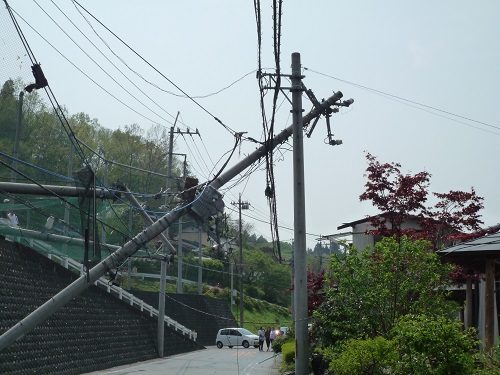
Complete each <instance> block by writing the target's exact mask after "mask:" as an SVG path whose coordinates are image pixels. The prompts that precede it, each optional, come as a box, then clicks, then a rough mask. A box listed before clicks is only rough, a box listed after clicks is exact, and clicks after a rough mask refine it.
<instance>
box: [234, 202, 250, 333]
mask: <svg viewBox="0 0 500 375" xmlns="http://www.w3.org/2000/svg"><path fill="white" fill-rule="evenodd" d="M231 204H232V205H233V206H236V205H238V213H239V229H240V267H239V271H240V327H241V328H244V327H245V319H244V318H245V317H244V314H243V313H244V310H245V303H244V301H243V222H242V221H241V210H248V207H249V206H250V204H249V203H248V202H242V201H241V193H240V197H239V199H238V202H231ZM231 293H232V291H231Z"/></svg>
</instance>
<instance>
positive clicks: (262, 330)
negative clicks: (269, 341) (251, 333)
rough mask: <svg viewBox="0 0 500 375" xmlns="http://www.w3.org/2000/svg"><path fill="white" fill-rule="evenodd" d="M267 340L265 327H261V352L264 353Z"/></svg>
mask: <svg viewBox="0 0 500 375" xmlns="http://www.w3.org/2000/svg"><path fill="white" fill-rule="evenodd" d="M265 340H266V331H264V327H260V329H259V352H263V351H264V341H265Z"/></svg>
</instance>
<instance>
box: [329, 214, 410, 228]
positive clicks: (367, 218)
mask: <svg viewBox="0 0 500 375" xmlns="http://www.w3.org/2000/svg"><path fill="white" fill-rule="evenodd" d="M389 214H390V213H389V212H384V213H381V214H379V215H373V216H366V217H364V218H363V219H359V220H356V221H351V222H350V223H344V224H342V225H341V226H339V227H337V229H338V230H340V229H345V228H349V227H351V228H352V227H355V226H356V225H358V224H362V223H367V222H369V221H370V220H371V219H372V218H375V217H379V216H381V217H385V216H389ZM406 218H407V219H416V218H418V217H417V216H415V215H407V216H406Z"/></svg>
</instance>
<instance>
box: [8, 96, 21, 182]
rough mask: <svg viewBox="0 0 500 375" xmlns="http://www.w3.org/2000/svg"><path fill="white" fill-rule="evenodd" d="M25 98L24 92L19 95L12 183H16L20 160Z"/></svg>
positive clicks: (11, 175)
mask: <svg viewBox="0 0 500 375" xmlns="http://www.w3.org/2000/svg"><path fill="white" fill-rule="evenodd" d="M23 98H24V91H21V92H20V93H19V106H18V109H17V127H16V137H15V139H14V152H13V156H14V160H12V172H11V174H10V181H11V182H15V181H16V174H17V172H16V170H17V159H19V140H20V138H21V129H22V126H23Z"/></svg>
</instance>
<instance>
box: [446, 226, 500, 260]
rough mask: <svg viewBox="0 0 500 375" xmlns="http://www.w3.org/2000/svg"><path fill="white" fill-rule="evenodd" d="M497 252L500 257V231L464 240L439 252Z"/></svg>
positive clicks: (475, 253) (448, 253) (447, 253)
mask: <svg viewBox="0 0 500 375" xmlns="http://www.w3.org/2000/svg"><path fill="white" fill-rule="evenodd" d="M479 253H496V254H497V255H498V257H499V258H500V232H497V233H494V234H490V235H487V236H484V237H481V238H476V239H475V240H472V241H467V242H462V243H460V244H458V245H456V246H452V247H449V248H447V249H444V250H439V251H438V254H441V255H443V256H447V255H452V254H474V255H477V254H479Z"/></svg>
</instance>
